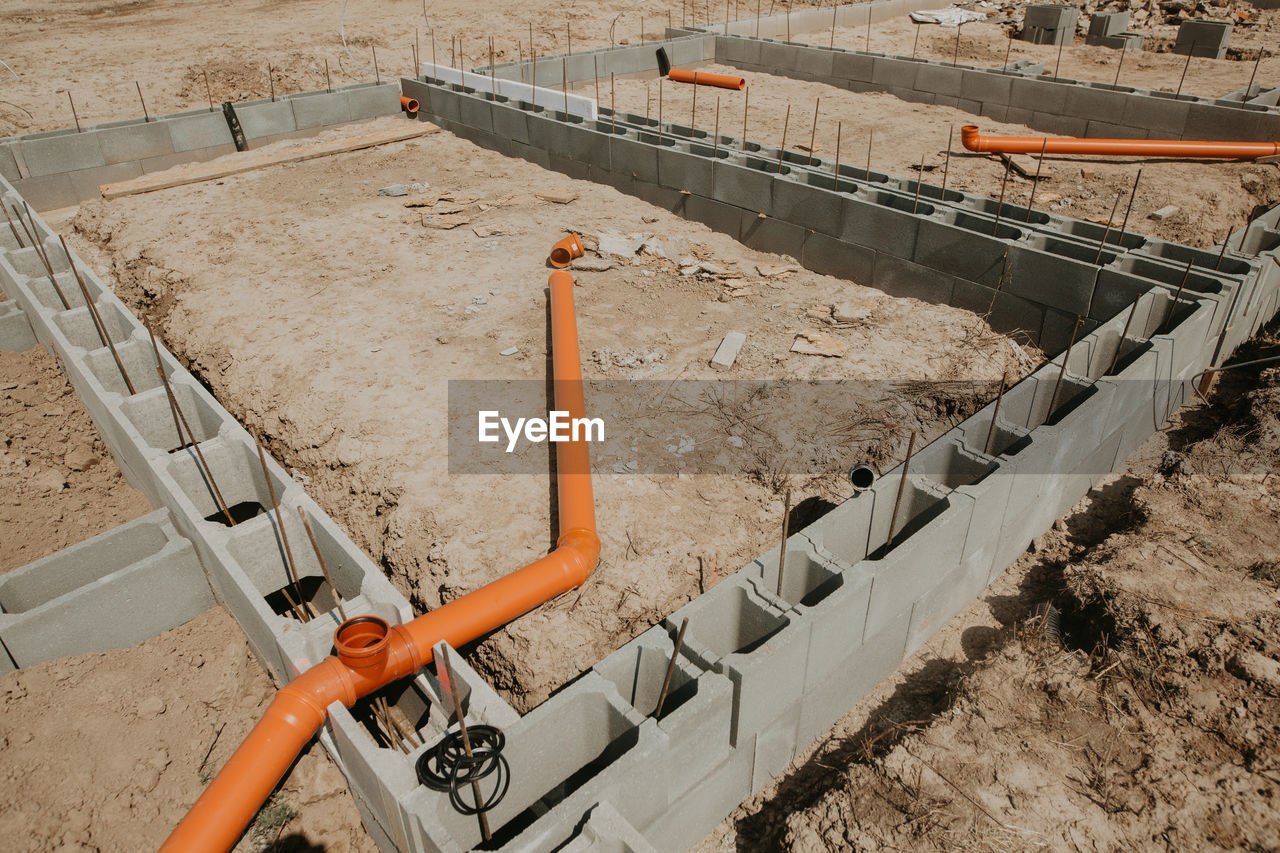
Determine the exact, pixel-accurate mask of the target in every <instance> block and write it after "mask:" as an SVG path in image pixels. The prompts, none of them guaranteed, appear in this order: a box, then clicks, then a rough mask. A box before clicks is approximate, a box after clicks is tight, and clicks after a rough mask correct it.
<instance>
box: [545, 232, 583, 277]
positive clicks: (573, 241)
mask: <svg viewBox="0 0 1280 853" xmlns="http://www.w3.org/2000/svg"><path fill="white" fill-rule="evenodd" d="M583 251H584V250H583V248H582V238H581V237H579V236H578V235H577V234H570V235H569V236H568V237H565V238H564V239H562V240H560V241H558V242H557V243H556V244H555V245H554V246H552V247H551V255H550V257H549V258H548V259H547V260H549V261H550V262H551V266H553V267H555V268H556V269H558V270H562V269H564V268H565V267H567V266H569V264H570V263H571V262H572V261H573V259H574V258H580V257H582V254H583Z"/></svg>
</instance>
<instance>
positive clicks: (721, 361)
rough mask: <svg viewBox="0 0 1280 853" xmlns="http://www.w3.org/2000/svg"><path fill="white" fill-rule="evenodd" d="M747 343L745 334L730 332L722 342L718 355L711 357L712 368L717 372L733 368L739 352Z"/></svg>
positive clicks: (717, 350) (717, 351)
mask: <svg viewBox="0 0 1280 853" xmlns="http://www.w3.org/2000/svg"><path fill="white" fill-rule="evenodd" d="M746 342H747V335H746V333H745V332H729V333H728V334H727V335H725V336H724V338H723V339H722V340H721V341H720V346H719V347H717V348H716V354H715V355H713V356H712V357H711V366H712V367H713V368H715V369H716V370H728V369H729V368H731V367H733V362H734V361H735V360H737V358H738V352H739V351H740V350H741V349H742V345H743V344H745V343H746Z"/></svg>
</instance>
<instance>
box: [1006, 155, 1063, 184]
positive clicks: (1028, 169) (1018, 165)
mask: <svg viewBox="0 0 1280 853" xmlns="http://www.w3.org/2000/svg"><path fill="white" fill-rule="evenodd" d="M997 156H998V157H999V158H1000V159H1001V160H1003V161H1005V162H1007V163H1008V164H1009V165H1010V166H1012V167H1013V171H1015V172H1017V173H1018V174H1019V175H1021V176H1022V177H1024V178H1027V179H1029V180H1030V179H1034V178H1035V176H1036V162H1037V161H1038V160H1039V159H1040V155H1038V154H1004V153H999V154H997ZM1052 179H1053V170H1052V169H1050V168H1049V167H1048V166H1042V167H1041V168H1040V180H1042V181H1048V180H1052Z"/></svg>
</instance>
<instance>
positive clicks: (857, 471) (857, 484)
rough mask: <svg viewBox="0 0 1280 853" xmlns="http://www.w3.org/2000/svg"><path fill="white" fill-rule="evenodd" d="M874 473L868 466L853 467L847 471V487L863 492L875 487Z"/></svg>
mask: <svg viewBox="0 0 1280 853" xmlns="http://www.w3.org/2000/svg"><path fill="white" fill-rule="evenodd" d="M875 482H876V472H875V469H873V468H872V467H871V466H870V465H854V466H853V467H852V468H850V469H849V485H851V486H853V488H854V490H855V491H858V492H865V491H866V490H867V489H869V488H871V487H872V486H873V485H875Z"/></svg>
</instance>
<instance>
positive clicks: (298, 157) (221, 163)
mask: <svg viewBox="0 0 1280 853" xmlns="http://www.w3.org/2000/svg"><path fill="white" fill-rule="evenodd" d="M438 130H440V128H438V127H436V126H435V125H434V124H427V123H415V124H414V125H412V126H411V127H408V128H404V127H396V128H391V129H388V130H379V131H374V132H373V133H362V134H360V135H358V136H348V137H345V138H343V139H334V140H331V141H328V142H319V143H316V144H314V145H305V146H299V147H294V148H283V149H280V150H278V151H258V152H254V151H245V152H243V153H237V154H228V155H226V156H223V157H219V158H218V159H216V160H210V161H209V162H207V163H199V164H196V165H195V166H185V167H182V168H175V169H167V170H165V171H163V172H156V173H155V174H151V175H143V176H142V177H139V178H130V179H129V180H127V181H118V182H116V183H114V184H103V185H102V186H100V187H98V190H99V192H101V193H102V197H103V198H105V199H113V198H123V197H125V196H130V195H138V194H139V193H149V192H155V191H156V190H167V189H171V188H173V187H181V186H185V185H187V184H196V183H200V182H201V181H212V180H216V179H218V178H225V177H227V176H228V175H238V174H240V173H242V172H251V171H253V170H254V169H263V168H266V167H267V166H278V165H280V164H282V163H300V162H302V161H303V160H314V159H315V158H317V157H328V156H331V155H333V154H346V153H348V152H350V151H359V150H360V149H362V148H373V147H374V146H377V145H387V144H389V143H392V142H404V141H405V140H408V139H416V138H418V137H420V136H427V135H428V134H432V133H435V132H436V131H438Z"/></svg>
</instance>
